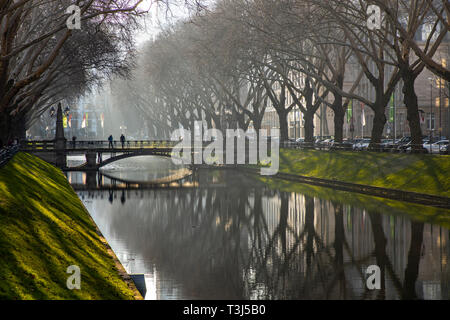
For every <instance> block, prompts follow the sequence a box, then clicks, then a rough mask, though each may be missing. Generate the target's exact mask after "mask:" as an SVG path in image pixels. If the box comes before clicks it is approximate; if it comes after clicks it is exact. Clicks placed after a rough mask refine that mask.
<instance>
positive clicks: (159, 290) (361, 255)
mask: <svg viewBox="0 0 450 320" xmlns="http://www.w3.org/2000/svg"><path fill="white" fill-rule="evenodd" d="M189 179H190V180H189V181H186V183H188V184H190V185H191V186H195V187H180V188H175V189H173V188H171V189H166V188H158V189H153V190H152V189H147V190H144V189H140V190H139V189H135V190H132V189H126V188H124V189H123V190H118V189H112V188H111V189H110V190H105V191H102V190H96V191H95V190H91V191H80V192H79V196H80V197H81V199H82V200H83V201H84V203H85V205H86V207H87V208H88V210H89V212H90V213H91V215H92V217H93V218H94V220H95V221H96V223H97V224H98V226H99V228H100V230H101V231H102V233H103V234H104V236H105V237H106V239H107V240H108V242H109V243H110V245H111V246H112V248H113V250H114V251H115V253H116V254H117V256H118V257H119V259H120V260H121V262H122V264H123V265H124V266H125V268H126V269H127V271H128V272H129V273H143V274H146V280H147V281H146V282H147V297H146V298H148V299H416V298H418V299H449V297H450V267H449V260H448V259H449V256H450V246H449V230H448V229H446V228H445V227H443V226H439V225H431V224H427V223H423V222H418V221H413V220H411V219H410V215H408V214H411V213H414V210H416V211H423V210H425V211H426V210H428V209H426V208H425V207H422V206H415V205H411V207H409V206H408V208H409V209H408V211H409V212H404V211H402V209H398V208H397V209H396V208H395V207H389V206H388V205H386V204H381V202H380V205H377V202H376V201H379V200H376V199H372V198H370V197H365V198H366V199H370V201H373V202H371V203H370V204H369V200H367V201H368V202H367V206H365V205H361V204H358V205H349V204H347V203H346V201H345V200H344V199H346V198H349V197H348V196H349V194H348V193H342V199H343V200H342V201H338V200H333V201H329V200H325V199H321V197H317V196H314V194H311V192H309V191H308V192H305V193H304V194H303V193H294V192H283V191H280V190H276V189H270V188H268V187H267V186H266V185H263V184H261V183H259V182H256V181H255V180H254V179H252V178H250V177H246V176H243V175H242V173H240V172H235V171H232V170H222V171H204V170H200V171H199V172H197V174H196V175H195V176H192V177H190V178H189ZM305 190H310V189H308V187H306V188H305ZM315 190H321V189H319V188H316V189H315ZM333 194H339V192H336V193H335V192H333ZM335 198H336V197H335ZM363 198H364V197H363ZM391 203H393V202H391ZM373 208H375V209H373ZM376 208H378V209H376ZM399 208H401V206H399ZM430 210H436V209H435V208H430ZM433 212H435V211H433ZM444 213H446V214H448V211H447V212H444ZM369 265H378V266H380V268H381V272H382V289H381V290H375V291H370V290H368V289H367V288H366V285H365V283H366V277H367V275H366V274H365V271H366V270H367V267H368V266H369Z"/></svg>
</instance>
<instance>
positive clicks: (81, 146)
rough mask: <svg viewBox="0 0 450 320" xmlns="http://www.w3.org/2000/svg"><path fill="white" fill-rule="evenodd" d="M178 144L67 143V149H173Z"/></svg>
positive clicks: (130, 142)
mask: <svg viewBox="0 0 450 320" xmlns="http://www.w3.org/2000/svg"><path fill="white" fill-rule="evenodd" d="M177 143H178V142H173V141H167V140H133V141H125V142H124V143H123V144H122V142H121V141H112V142H111V143H110V142H109V141H104V140H98V141H81V140H80V141H67V143H66V145H67V147H66V148H67V149H71V150H73V149H148V148H173V147H174V146H175V145H176V144H177Z"/></svg>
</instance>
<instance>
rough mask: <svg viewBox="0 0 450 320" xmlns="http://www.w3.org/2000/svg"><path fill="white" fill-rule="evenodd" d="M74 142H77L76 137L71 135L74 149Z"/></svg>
mask: <svg viewBox="0 0 450 320" xmlns="http://www.w3.org/2000/svg"><path fill="white" fill-rule="evenodd" d="M76 142H77V137H75V136H73V137H72V146H73V148H74V149H75V144H76Z"/></svg>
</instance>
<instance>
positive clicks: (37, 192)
mask: <svg viewBox="0 0 450 320" xmlns="http://www.w3.org/2000/svg"><path fill="white" fill-rule="evenodd" d="M70 265H77V266H79V267H80V269H81V290H69V289H67V286H66V281H67V278H68V276H70V275H69V274H67V273H66V270H67V267H68V266H70ZM134 294H135V293H134V292H133V291H132V290H131V289H130V288H129V286H128V285H127V284H126V283H125V282H124V281H123V279H122V278H121V277H120V276H119V274H118V269H117V267H116V265H115V261H114V259H113V258H112V257H111V255H110V254H108V251H107V248H106V246H105V244H104V243H103V242H102V240H101V237H100V236H99V235H98V234H97V230H96V226H95V224H94V223H93V221H92V220H91V218H90V216H89V213H88V212H87V211H86V209H85V208H84V206H83V205H82V203H81V202H80V200H79V199H78V197H77V195H76V194H75V193H74V191H73V190H72V188H71V187H70V185H69V183H68V182H67V180H66V178H65V177H64V175H63V174H62V172H61V171H59V170H58V169H56V168H54V167H52V166H51V165H49V164H47V163H46V162H44V161H42V160H40V159H38V158H36V157H34V156H31V155H28V154H24V153H19V154H17V155H16V156H15V157H14V158H13V159H12V160H11V161H10V162H9V163H8V164H7V165H6V166H5V167H3V168H1V169H0V298H1V299H133V298H134Z"/></svg>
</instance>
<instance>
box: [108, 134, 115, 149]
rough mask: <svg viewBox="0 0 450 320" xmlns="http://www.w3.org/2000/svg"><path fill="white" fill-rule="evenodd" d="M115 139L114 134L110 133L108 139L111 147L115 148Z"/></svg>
mask: <svg viewBox="0 0 450 320" xmlns="http://www.w3.org/2000/svg"><path fill="white" fill-rule="evenodd" d="M113 140H114V138H113V136H112V135H110V136H109V138H108V141H109V147H110V148H111V149H113V148H114V146H113Z"/></svg>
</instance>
